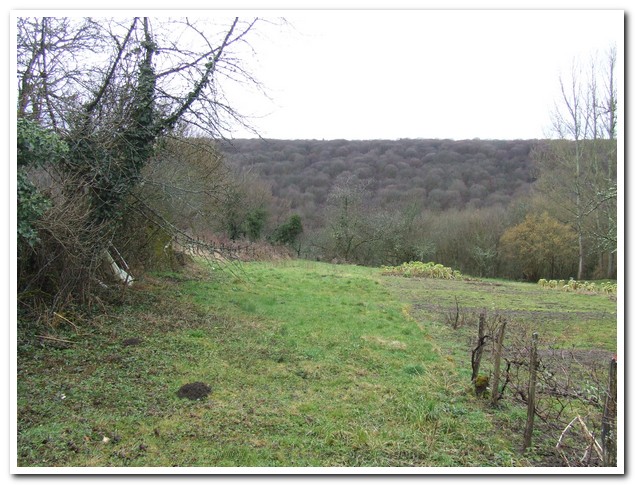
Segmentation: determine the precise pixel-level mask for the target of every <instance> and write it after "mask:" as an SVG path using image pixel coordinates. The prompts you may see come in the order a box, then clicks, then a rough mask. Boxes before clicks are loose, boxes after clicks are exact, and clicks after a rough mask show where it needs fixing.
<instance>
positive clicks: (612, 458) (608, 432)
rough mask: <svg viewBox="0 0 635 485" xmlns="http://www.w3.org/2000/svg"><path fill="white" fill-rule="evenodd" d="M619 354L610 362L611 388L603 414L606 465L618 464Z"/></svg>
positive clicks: (603, 446) (603, 450) (604, 459)
mask: <svg viewBox="0 0 635 485" xmlns="http://www.w3.org/2000/svg"><path fill="white" fill-rule="evenodd" d="M616 422H617V356H614V357H613V358H612V359H611V362H610V364H609V388H608V393H607V395H606V401H605V403H604V414H603V415H602V455H604V456H603V462H604V466H617V436H616V433H617V430H616V429H615V428H616V426H615V424H616Z"/></svg>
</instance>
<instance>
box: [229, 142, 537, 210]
mask: <svg viewBox="0 0 635 485" xmlns="http://www.w3.org/2000/svg"><path fill="white" fill-rule="evenodd" d="M539 143H540V142H539V141H536V140H513V141H501V140H460V141H453V140H422V139H416V140H413V139H402V140H396V141H395V140H370V141H348V140H327V141H318V140H295V141H290V140H258V139H251V140H248V139H240V140H232V141H231V142H224V143H222V144H221V145H220V148H221V151H222V152H223V154H224V156H225V159H226V161H227V163H229V164H230V165H232V166H235V167H239V168H242V169H249V170H251V171H254V172H255V173H256V174H257V175H259V176H260V177H261V178H262V179H264V180H266V181H267V182H269V183H270V184H271V188H272V192H273V195H274V196H277V197H281V198H284V199H287V200H289V201H290V203H291V207H292V209H295V210H297V211H299V212H300V213H303V215H305V216H308V215H309V214H310V213H311V212H312V211H314V210H320V208H322V207H323V206H324V204H325V203H326V199H327V196H328V194H329V192H330V190H331V188H332V186H333V184H334V183H335V182H336V181H337V180H342V179H349V180H351V179H352V180H356V181H358V182H362V183H363V184H364V186H365V189H366V190H367V191H368V192H369V194H370V195H371V196H372V198H373V199H374V200H375V202H376V203H378V204H380V205H386V204H389V205H393V204H394V203H400V205H401V203H408V204H411V203H414V202H416V203H417V204H418V205H419V206H420V207H421V208H423V209H428V210H446V209H464V208H480V207H491V206H496V205H502V206H506V205H508V204H509V203H510V201H512V200H513V199H514V198H517V197H518V196H520V195H523V194H526V193H527V192H528V190H529V187H530V185H531V183H532V181H534V179H535V173H534V169H533V165H532V162H531V158H530V152H531V150H532V148H533V147H535V146H536V145H537V144H539Z"/></svg>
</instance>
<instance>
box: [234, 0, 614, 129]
mask: <svg viewBox="0 0 635 485" xmlns="http://www.w3.org/2000/svg"><path fill="white" fill-rule="evenodd" d="M261 13H262V12H261ZM266 14H267V17H270V18H274V17H275V16H277V15H281V16H284V18H285V19H286V20H288V22H289V23H290V26H289V27H284V28H283V27H271V26H267V27H265V28H264V29H262V30H261V33H260V34H259V36H258V37H257V38H252V45H253V47H254V49H255V50H256V52H257V57H256V58H255V59H254V60H253V61H252V62H253V64H252V66H253V67H252V69H253V70H254V74H255V75H256V77H257V78H258V79H259V80H260V81H262V82H263V83H264V85H265V86H266V88H267V93H268V94H269V96H270V97H271V100H267V99H266V98H265V97H263V96H262V95H255V96H252V95H248V94H247V93H245V92H240V93H238V95H236V94H234V96H233V98H234V100H235V101H234V102H235V104H236V105H237V106H238V108H239V109H240V110H242V111H243V112H246V113H249V114H253V115H256V116H257V118H254V119H253V120H252V122H253V124H254V126H255V127H256V128H257V129H258V132H259V133H260V134H261V135H262V136H263V137H266V138H285V139H323V138H324V139H336V138H345V139H377V138H382V139H398V138H450V139H472V138H481V139H531V138H544V137H546V136H548V134H549V133H548V131H547V130H548V128H549V124H550V111H551V109H552V108H553V105H554V102H555V101H556V100H557V99H558V89H559V86H558V79H559V76H560V75H561V74H562V75H565V76H566V75H567V74H568V73H569V72H570V69H571V65H572V62H573V61H574V60H575V59H577V60H580V61H587V60H588V59H589V58H590V57H591V56H592V55H594V54H596V55H597V54H602V53H604V52H605V51H606V50H607V49H608V48H609V47H610V46H611V45H615V46H616V47H617V48H618V57H621V56H623V46H624V12H623V11H619V10H574V11H571V10H569V11H564V10H526V11H522V10H498V11H492V10H472V11H469V10H446V11H442V10H375V11H373V10H353V11H351V10H349V11H341V10H320V11H282V12H266ZM233 136H234V137H237V138H238V137H243V136H253V135H249V134H248V133H247V132H244V131H240V130H237V131H236V132H235V133H234V134H233Z"/></svg>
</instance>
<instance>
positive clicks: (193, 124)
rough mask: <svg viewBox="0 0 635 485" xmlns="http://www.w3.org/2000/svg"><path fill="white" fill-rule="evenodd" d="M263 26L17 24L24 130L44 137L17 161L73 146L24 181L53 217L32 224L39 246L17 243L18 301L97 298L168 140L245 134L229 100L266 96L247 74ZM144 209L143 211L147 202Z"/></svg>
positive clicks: (127, 21) (36, 166)
mask: <svg viewBox="0 0 635 485" xmlns="http://www.w3.org/2000/svg"><path fill="white" fill-rule="evenodd" d="M257 22H258V19H252V20H248V21H244V20H241V19H239V18H231V19H215V20H214V19H202V18H196V19H193V18H166V17H161V18H148V17H144V18H141V17H134V18H114V19H111V18H108V19H107V18H70V17H63V18H62V17H60V18H57V17H23V18H18V19H17V26H16V27H17V28H16V32H17V88H18V89H17V91H18V92H17V117H18V120H24V121H25V122H28V123H22V124H19V127H18V129H19V131H20V130H21V129H23V128H25V127H26V128H28V129H30V130H31V131H29V133H28V134H31V135H32V134H33V133H36V134H37V133H40V132H42V133H44V134H43V135H42V136H40V137H39V138H33V137H31V139H32V140H35V142H32V143H26V144H22V145H20V146H19V147H18V151H19V153H18V158H19V159H23V160H28V159H29V156H28V155H29V153H34V152H33V150H35V149H36V148H37V147H38V146H40V145H41V143H40V142H41V141H42V140H44V141H43V142H42V143H44V142H46V140H48V138H46V136H49V135H54V136H55V143H62V144H63V146H64V150H62V151H61V152H60V151H59V150H58V151H56V153H57V154H58V155H59V154H60V153H61V155H59V156H55V157H52V158H51V159H48V160H39V161H38V163H32V164H30V166H29V167H27V168H25V169H24V170H23V172H24V173H23V174H22V176H23V177H28V179H29V181H30V182H29V183H31V184H33V186H34V187H37V190H38V192H39V194H40V195H41V196H42V198H45V199H47V200H48V202H49V203H48V207H49V209H48V210H47V211H46V212H45V213H44V214H43V215H42V217H41V218H40V219H39V221H38V222H37V223H36V224H33V231H34V233H37V234H35V235H32V237H30V239H29V240H28V241H25V240H24V238H22V239H19V240H18V245H19V247H20V250H19V253H20V258H19V266H20V268H19V275H20V277H19V285H20V287H21V290H23V291H26V290H33V291H34V290H42V291H43V292H44V293H46V294H48V295H52V296H54V300H55V301H54V303H60V302H62V301H64V300H66V299H68V298H69V297H72V296H76V295H77V294H80V296H87V295H90V292H91V287H92V285H93V284H94V283H95V282H97V283H100V282H99V281H98V280H97V279H96V278H95V275H96V274H97V272H98V270H99V268H100V267H101V266H102V265H103V264H104V260H106V264H110V265H113V267H117V264H116V263H115V261H114V259H116V258H113V254H112V253H113V251H114V248H113V240H114V239H115V237H116V235H117V234H118V233H121V232H122V231H125V229H126V214H127V213H128V208H129V207H128V206H129V205H130V201H131V196H135V190H136V189H137V188H138V187H139V185H140V184H141V182H142V174H143V170H144V167H146V166H147V165H148V163H149V162H150V161H152V160H155V159H156V158H157V156H158V154H159V153H160V152H161V149H162V148H164V147H165V146H166V145H168V144H166V139H167V138H168V137H170V136H173V135H175V134H183V133H184V132H186V131H187V130H189V132H190V133H191V132H192V130H194V131H195V132H196V134H197V135H199V136H209V137H213V138H217V137H219V136H224V135H225V134H227V133H228V131H229V130H230V129H231V127H232V126H233V125H234V124H235V123H239V124H240V125H243V126H247V125H248V123H247V121H246V118H244V117H242V116H241V115H240V114H239V113H238V112H237V111H236V110H235V109H234V108H232V102H231V101H230V99H229V96H228V94H227V93H228V89H231V87H230V85H235V84H236V83H238V84H241V83H242V84H249V85H250V86H254V85H255V86H257V87H259V84H258V82H257V81H256V80H255V79H254V78H253V77H252V76H251V75H250V74H249V72H247V70H246V69H245V68H243V64H241V60H244V59H245V57H246V56H249V55H251V54H252V53H253V49H252V48H251V46H250V44H249V43H248V38H249V37H250V34H252V32H254V31H255V26H256V24H257ZM34 125H35V126H37V127H38V130H39V131H37V130H35V131H34V130H33V129H32V127H33V126H34ZM19 137H20V133H19ZM23 138H24V137H23ZM42 151H44V152H46V150H41V149H40V152H42ZM25 200H26V199H25ZM20 203H21V202H20V201H18V204H20ZM39 204H40V205H39V207H40V208H43V207H46V206H47V204H44V203H43V202H41V201H40V202H39ZM135 204H136V205H137V208H138V209H139V210H142V209H143V205H144V201H143V200H142V199H140V198H139V197H138V196H137V197H136V200H135ZM22 212H24V211H22ZM144 214H145V215H146V216H147V217H156V218H157V219H161V215H160V214H157V213H156V211H152V210H148V211H145V212H144ZM18 222H20V221H18ZM29 222H32V221H29ZM123 274H124V275H125V272H123ZM126 277H127V276H126ZM33 291H30V292H29V293H32V292H33Z"/></svg>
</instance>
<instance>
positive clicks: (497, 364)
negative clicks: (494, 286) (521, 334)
mask: <svg viewBox="0 0 635 485" xmlns="http://www.w3.org/2000/svg"><path fill="white" fill-rule="evenodd" d="M506 325H507V319H506V318H503V319H502V320H501V326H500V328H499V330H498V335H497V336H496V346H495V347H496V348H495V351H494V374H493V376H492V404H494V405H496V404H497V403H498V400H499V399H500V396H499V389H498V381H499V380H500V370H501V355H502V353H503V339H504V338H505V326H506Z"/></svg>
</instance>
